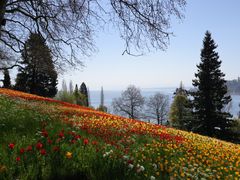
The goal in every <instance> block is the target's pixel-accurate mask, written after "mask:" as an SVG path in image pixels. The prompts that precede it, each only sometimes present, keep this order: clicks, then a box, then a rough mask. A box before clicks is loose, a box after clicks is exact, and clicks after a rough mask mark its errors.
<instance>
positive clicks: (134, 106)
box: [112, 85, 144, 119]
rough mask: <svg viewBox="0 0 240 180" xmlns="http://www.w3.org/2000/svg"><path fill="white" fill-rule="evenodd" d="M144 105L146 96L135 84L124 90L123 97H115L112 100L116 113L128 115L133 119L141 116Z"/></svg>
mask: <svg viewBox="0 0 240 180" xmlns="http://www.w3.org/2000/svg"><path fill="white" fill-rule="evenodd" d="M143 105H144V97H143V96H142V95H141V91H140V89H138V88H136V87H135V86H133V85H130V86H128V88H127V89H126V90H125V91H123V92H122V95H121V97H119V98H117V99H114V100H113V102H112V107H113V111H114V113H116V114H120V115H123V116H127V117H129V118H131V119H138V118H141V113H142V109H143Z"/></svg>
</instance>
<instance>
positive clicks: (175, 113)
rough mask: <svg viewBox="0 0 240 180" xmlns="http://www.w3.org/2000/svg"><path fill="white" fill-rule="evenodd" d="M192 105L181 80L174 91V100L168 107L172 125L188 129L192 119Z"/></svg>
mask: <svg viewBox="0 0 240 180" xmlns="http://www.w3.org/2000/svg"><path fill="white" fill-rule="evenodd" d="M192 116H193V115H192V107H191V102H190V99H189V98H188V92H187V90H185V89H184V87H183V84H182V82H181V83H180V87H179V88H177V89H176V91H175V92H174V100H173V102H172V104H171V107H170V113H169V121H170V125H171V126H172V127H175V128H178V129H182V130H190V125H191V121H192Z"/></svg>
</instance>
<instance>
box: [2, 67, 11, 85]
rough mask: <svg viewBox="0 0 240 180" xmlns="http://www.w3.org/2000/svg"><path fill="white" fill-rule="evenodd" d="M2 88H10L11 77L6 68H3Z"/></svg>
mask: <svg viewBox="0 0 240 180" xmlns="http://www.w3.org/2000/svg"><path fill="white" fill-rule="evenodd" d="M3 75H4V77H3V88H11V78H10V75H9V71H8V70H7V69H4V71H3Z"/></svg>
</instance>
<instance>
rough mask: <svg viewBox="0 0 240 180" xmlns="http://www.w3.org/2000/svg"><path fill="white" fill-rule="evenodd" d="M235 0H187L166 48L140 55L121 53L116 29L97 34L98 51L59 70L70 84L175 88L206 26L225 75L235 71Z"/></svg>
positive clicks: (239, 35)
mask: <svg viewBox="0 0 240 180" xmlns="http://www.w3.org/2000/svg"><path fill="white" fill-rule="evenodd" d="M239 17H240V1H239V0H228V1H227V0H189V1H188V3H187V7H186V11H185V19H184V20H183V21H182V22H179V21H178V20H175V19H173V20H172V31H173V32H174V35H175V36H174V37H171V39H170V45H169V47H168V49H167V50H166V51H160V50H159V51H157V52H155V53H150V54H147V55H145V56H141V57H132V56H129V55H122V52H123V50H124V47H123V44H124V42H123V41H122V40H121V39H120V38H119V33H118V32H117V31H114V30H109V31H106V32H104V33H100V34H98V36H99V37H98V38H97V39H96V46H97V47H98V52H97V53H96V54H94V55H93V56H92V57H91V58H87V59H85V60H84V62H85V65H86V67H85V68H83V70H79V71H74V72H73V71H71V72H68V73H65V74H64V75H61V77H60V78H59V88H61V82H62V79H65V80H66V81H67V82H69V81H70V80H72V81H73V83H74V84H76V83H77V84H80V83H81V82H83V81H84V82H85V83H86V85H87V86H88V87H89V88H90V90H100V89H101V86H103V87H104V89H105V90H124V89H125V88H126V87H127V86H128V85H129V84H134V85H136V86H137V87H140V88H158V87H176V86H178V85H179V83H180V81H183V83H184V85H185V86H191V84H192V79H193V78H194V73H195V72H197V68H196V64H198V63H199V62H200V50H201V48H202V40H203V38H204V34H205V32H206V30H209V31H210V32H211V33H212V37H213V39H214V40H215V42H216V43H217V44H218V48H217V51H218V53H219V55H220V59H221V60H222V66H221V69H222V71H223V72H224V73H225V74H226V79H234V78H237V77H238V76H240V45H239V43H240V19H239Z"/></svg>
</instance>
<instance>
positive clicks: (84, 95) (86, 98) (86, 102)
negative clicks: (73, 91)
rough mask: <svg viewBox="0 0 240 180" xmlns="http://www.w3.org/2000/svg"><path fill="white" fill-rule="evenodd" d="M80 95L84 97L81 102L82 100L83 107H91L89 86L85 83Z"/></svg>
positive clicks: (81, 87)
mask: <svg viewBox="0 0 240 180" xmlns="http://www.w3.org/2000/svg"><path fill="white" fill-rule="evenodd" d="M80 94H81V96H82V98H81V100H82V105H83V106H87V107H88V106H89V102H88V90H87V86H86V84H85V83H84V82H83V83H82V84H81V86H80Z"/></svg>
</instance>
